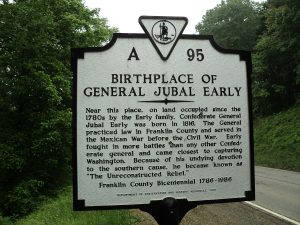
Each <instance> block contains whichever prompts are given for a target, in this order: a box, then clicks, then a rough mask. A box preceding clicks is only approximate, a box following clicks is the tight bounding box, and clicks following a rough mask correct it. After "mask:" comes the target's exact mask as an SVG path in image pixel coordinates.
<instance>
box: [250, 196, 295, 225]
mask: <svg viewBox="0 0 300 225" xmlns="http://www.w3.org/2000/svg"><path fill="white" fill-rule="evenodd" d="M245 203H246V204H248V205H250V206H253V207H255V208H257V209H260V210H263V211H265V212H267V213H270V214H272V215H274V216H276V217H279V218H280V219H283V220H286V221H287V222H290V223H293V224H295V225H300V223H299V222H297V221H295V220H293V219H290V218H288V217H286V216H283V215H281V214H279V213H276V212H273V211H271V210H269V209H266V208H264V207H262V206H259V205H256V204H254V203H252V202H245Z"/></svg>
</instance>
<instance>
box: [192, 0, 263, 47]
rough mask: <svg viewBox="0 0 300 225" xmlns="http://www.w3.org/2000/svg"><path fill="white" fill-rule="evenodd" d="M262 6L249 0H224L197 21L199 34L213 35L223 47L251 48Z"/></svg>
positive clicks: (255, 39)
mask: <svg viewBox="0 0 300 225" xmlns="http://www.w3.org/2000/svg"><path fill="white" fill-rule="evenodd" d="M261 9H262V7H261V5H260V4H259V3H255V2H252V1H250V0H226V1H222V2H221V4H218V5H217V6H216V7H215V8H213V9H210V10H208V11H207V12H206V14H205V15H204V16H203V18H202V22H200V23H198V24H197V26H196V30H197V31H198V32H199V33H200V34H209V35H213V36H214V38H215V40H216V42H217V43H218V44H219V45H221V46H222V47H224V48H234V49H241V50H252V49H253V47H254V46H255V44H256V41H257V37H258V31H259V30H260V29H261V16H260V14H259V12H260V11H261Z"/></svg>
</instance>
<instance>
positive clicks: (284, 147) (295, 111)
mask: <svg viewBox="0 0 300 225" xmlns="http://www.w3.org/2000/svg"><path fill="white" fill-rule="evenodd" d="M254 146H255V162H256V164H257V165H261V166H266V167H272V168H278V169H286V170H293V171H298V172H299V171H300V106H296V107H293V108H291V109H289V110H288V111H284V112H280V113H278V114H275V115H272V116H269V117H266V118H262V119H258V120H256V121H255V123H254Z"/></svg>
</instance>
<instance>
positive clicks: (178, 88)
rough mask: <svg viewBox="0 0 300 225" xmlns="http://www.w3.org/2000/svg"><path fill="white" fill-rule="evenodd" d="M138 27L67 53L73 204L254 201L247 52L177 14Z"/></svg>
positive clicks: (149, 19)
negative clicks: (191, 27) (222, 43)
mask: <svg viewBox="0 0 300 225" xmlns="http://www.w3.org/2000/svg"><path fill="white" fill-rule="evenodd" d="M140 23H141V25H142V27H143V29H144V31H145V33H146V34H115V35H114V36H113V39H112V41H111V42H110V43H109V44H108V45H106V46H104V47H99V48H85V49H73V51H72V67H73V72H74V80H73V86H74V89H73V93H74V107H73V115H74V116H73V139H74V149H73V153H74V154H73V156H74V157H73V165H74V208H75V209H76V210H83V209H98V208H103V207H104V208H105V207H117V206H119V207H138V206H139V205H146V204H149V203H150V202H151V201H157V200H162V199H164V198H166V197H173V198H175V199H187V200H188V201H189V202H199V203H210V202H216V201H218V202H225V201H244V200H252V199H254V174H253V168H254V165H253V143H252V142H253V141H252V121H251V98H250V86H249V85H250V81H249V76H250V73H251V56H250V53H249V52H245V51H237V50H226V49H222V48H220V47H219V46H217V45H216V43H215V42H214V40H213V38H212V36H201V35H182V32H183V29H184V28H185V26H186V23H187V19H186V18H181V17H146V16H144V17H141V18H140Z"/></svg>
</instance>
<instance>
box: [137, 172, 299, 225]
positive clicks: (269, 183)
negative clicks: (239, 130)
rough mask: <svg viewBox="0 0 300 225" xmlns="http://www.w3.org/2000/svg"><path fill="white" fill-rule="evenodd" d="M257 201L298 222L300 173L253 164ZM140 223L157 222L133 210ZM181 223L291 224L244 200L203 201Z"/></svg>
mask: <svg viewBox="0 0 300 225" xmlns="http://www.w3.org/2000/svg"><path fill="white" fill-rule="evenodd" d="M255 179H256V201H254V202H252V203H254V204H256V205H259V206H262V207H264V208H267V209H269V210H271V211H273V212H275V213H277V214H281V215H283V216H285V217H288V218H290V219H293V220H295V221H299V222H300V173H297V172H291V171H285V170H278V169H271V168H266V167H255ZM135 213H137V214H139V215H140V216H141V217H142V218H143V220H142V221H141V223H139V225H156V224H157V223H156V222H155V221H154V220H153V218H152V217H151V216H150V215H148V214H146V213H144V212H140V211H139V212H135ZM180 224H181V225H202V224H203V225H290V224H294V223H291V222H290V221H287V220H284V219H282V218H280V217H277V216H274V215H272V214H270V213H266V212H265V211H262V210H260V209H257V208H254V207H252V206H250V205H248V204H245V203H243V202H240V203H223V204H213V205H203V206H198V207H197V208H195V209H193V210H190V211H189V212H188V213H187V214H186V216H185V217H184V218H183V220H182V222H181V223H180Z"/></svg>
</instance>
